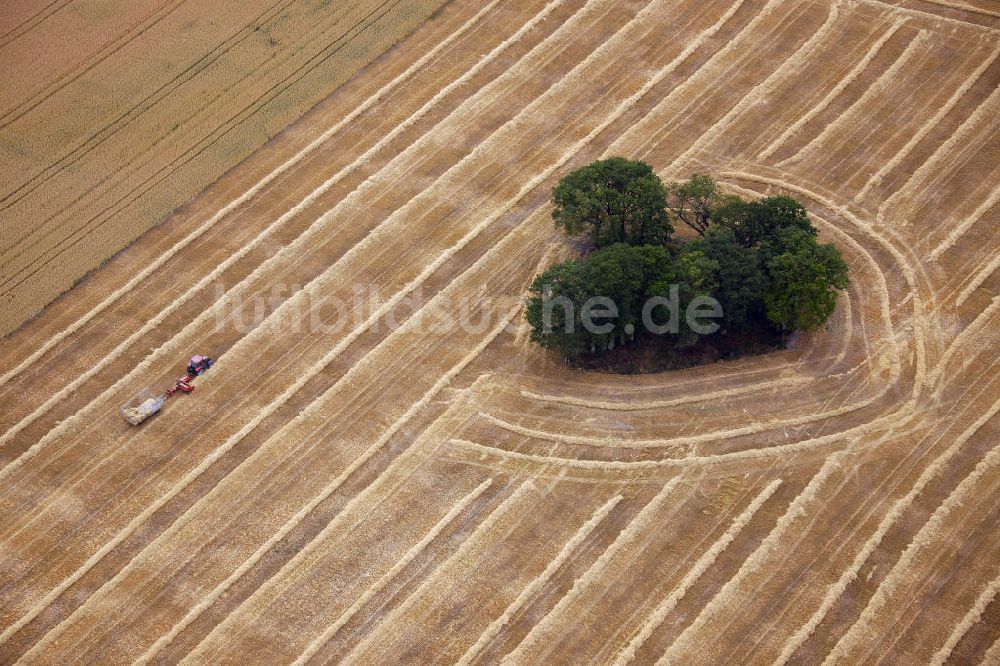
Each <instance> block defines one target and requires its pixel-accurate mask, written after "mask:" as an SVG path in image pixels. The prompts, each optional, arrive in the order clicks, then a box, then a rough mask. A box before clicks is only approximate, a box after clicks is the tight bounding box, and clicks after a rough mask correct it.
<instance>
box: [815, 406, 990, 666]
mask: <svg viewBox="0 0 1000 666" xmlns="http://www.w3.org/2000/svg"><path fill="white" fill-rule="evenodd" d="M998 404H1000V403H998ZM994 413H995V412H994ZM998 465H1000V448H992V449H990V451H989V452H988V453H987V454H986V455H985V456H984V457H983V459H982V460H980V461H979V463H978V464H977V465H976V467H975V469H973V470H972V472H971V473H969V474H968V475H966V477H965V478H963V479H962V481H961V483H959V484H958V486H957V487H956V488H955V489H954V490H953V491H952V492H951V493H950V494H949V495H948V497H946V498H945V500H944V501H943V502H942V503H941V504H939V505H938V507H937V508H936V509H935V510H934V513H933V514H932V515H931V517H930V518H929V519H928V520H927V522H926V523H924V525H923V527H921V528H920V531H919V532H917V534H916V536H914V537H913V539H912V540H911V541H910V543H909V544H908V545H907V546H906V550H904V551H903V554H902V555H901V556H900V558H899V559H898V560H897V561H896V563H895V564H894V565H893V566H892V568H891V569H890V570H889V573H888V574H886V577H885V578H884V579H883V580H882V582H881V583H880V584H879V586H878V588H877V589H876V590H875V594H874V595H872V597H871V598H870V599H869V600H868V603H867V605H866V606H865V607H864V609H863V610H862V611H861V614H860V616H858V618H857V619H856V620H855V622H854V623H853V624H852V625H851V626H850V628H849V629H848V630H847V631H846V632H845V633H844V634H843V635H842V636H841V637H840V640H838V641H837V644H836V645H835V646H834V647H833V650H831V651H830V654H828V655H827V656H826V659H824V661H823V665H824V666H827V665H828V664H834V663H837V662H839V661H841V660H843V659H845V658H846V657H847V655H848V654H849V653H850V652H852V651H853V649H854V648H855V647H862V648H863V649H864V646H860V645H859V641H860V637H861V635H862V634H870V633H871V631H872V628H871V622H872V618H873V616H874V615H875V614H876V613H877V612H878V611H879V610H881V609H882V608H884V607H885V605H886V604H887V603H888V602H889V597H890V596H891V595H893V594H894V592H895V590H896V589H897V586H898V585H899V584H900V580H901V579H903V578H905V577H907V576H908V575H910V574H909V572H911V571H912V570H913V568H912V565H913V564H914V560H916V558H917V557H918V556H919V555H920V554H921V552H922V551H924V550H926V548H927V547H929V545H930V544H931V543H932V541H933V539H934V538H935V536H937V533H939V532H940V531H941V530H942V529H943V528H944V521H945V519H946V518H947V517H948V516H949V515H950V514H951V513H952V512H953V511H954V510H955V509H956V508H958V507H960V506H962V504H963V499H965V498H966V495H968V493H969V491H970V489H971V488H972V487H973V486H974V485H975V484H976V483H978V481H979V480H980V479H981V478H982V477H983V476H984V475H985V474H986V473H987V472H988V471H990V470H991V469H993V468H995V467H997V466H998ZM869 652H870V649H866V650H865V653H866V654H867V653H869Z"/></svg>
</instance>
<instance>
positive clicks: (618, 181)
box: [552, 157, 673, 248]
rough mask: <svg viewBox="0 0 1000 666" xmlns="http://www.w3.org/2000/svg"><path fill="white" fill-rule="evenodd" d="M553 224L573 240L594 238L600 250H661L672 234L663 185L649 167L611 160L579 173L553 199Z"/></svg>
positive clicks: (563, 183)
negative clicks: (640, 247)
mask: <svg viewBox="0 0 1000 666" xmlns="http://www.w3.org/2000/svg"><path fill="white" fill-rule="evenodd" d="M552 200H553V202H554V204H555V208H554V209H553V210H552V219H553V220H554V221H555V223H556V226H558V227H560V228H561V229H563V230H564V231H565V232H566V233H567V234H569V235H570V236H576V235H579V234H584V233H586V234H589V235H590V238H591V240H592V241H593V243H594V245H595V246H597V247H598V248H601V247H607V246H609V245H613V244H615V243H628V244H630V245H646V244H660V243H663V242H665V241H666V240H667V239H668V238H669V237H670V234H671V233H672V232H673V227H671V226H670V222H669V220H668V217H667V212H666V208H665V202H666V193H665V191H664V188H663V182H662V181H661V180H660V178H659V177H658V176H657V175H656V174H655V173H654V172H653V169H652V168H651V167H650V166H649V165H648V164H646V163H645V162H635V161H631V160H626V159H624V158H622V157H612V158H609V159H606V160H600V161H598V162H594V163H592V164H589V165H587V166H585V167H583V168H581V169H577V170H576V171H573V172H572V173H570V174H568V175H567V176H565V177H564V178H563V179H562V180H560V181H559V184H558V185H557V186H556V188H555V190H554V191H553V193H552Z"/></svg>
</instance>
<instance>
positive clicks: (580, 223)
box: [527, 157, 848, 367]
mask: <svg viewBox="0 0 1000 666" xmlns="http://www.w3.org/2000/svg"><path fill="white" fill-rule="evenodd" d="M553 199H554V202H555V209H554V211H553V214H552V215H553V219H554V220H555V223H556V225H557V226H559V227H560V228H562V229H564V230H565V231H566V232H567V233H569V234H571V235H577V234H582V233H587V234H589V236H590V238H591V240H592V241H593V243H594V245H595V246H596V247H597V248H598V249H597V251H595V252H593V253H592V254H590V255H589V256H587V257H586V258H584V259H580V260H574V261H568V262H566V263H563V264H559V265H557V266H553V267H551V268H549V269H548V270H546V271H545V272H544V273H542V275H540V276H538V277H537V278H536V279H535V281H534V283H533V284H532V285H531V290H530V291H531V295H530V297H529V299H528V302H527V319H528V322H529V323H530V324H531V326H532V328H533V331H532V334H531V337H532V339H533V340H534V341H536V342H538V343H539V344H541V345H542V346H544V347H546V348H550V349H557V350H559V351H560V352H561V353H562V354H564V355H565V356H567V357H574V358H577V359H580V358H584V357H586V358H590V359H593V358H596V357H597V356H600V355H603V354H607V353H608V352H610V351H611V350H613V349H615V348H616V347H621V346H622V345H623V344H626V343H629V342H631V341H632V340H633V339H635V338H640V339H646V340H652V339H653V338H655V339H656V340H657V341H656V343H655V344H652V346H649V349H648V350H647V351H650V350H653V349H655V350H657V351H655V353H656V354H665V355H666V356H667V357H670V358H672V359H673V360H671V361H669V363H668V364H669V365H672V366H674V367H677V366H678V365H682V364H681V363H680V362H679V361H678V359H682V358H684V354H689V355H692V358H693V356H694V355H697V356H699V357H700V358H702V359H704V358H712V357H713V355H714V357H715V358H728V357H733V356H738V355H739V354H741V353H755V352H757V351H759V350H766V349H770V348H774V346H775V345H776V344H779V345H780V344H781V341H782V340H784V339H785V338H786V336H787V334H788V333H789V332H791V331H795V330H811V329H815V328H817V327H819V326H821V325H822V324H823V323H824V322H825V321H826V320H827V318H828V317H829V316H830V314H831V313H832V312H833V310H834V308H835V307H836V303H837V291H838V290H843V289H845V288H847V285H848V280H847V265H846V264H845V263H844V260H843V258H842V257H841V255H840V252H839V251H838V250H837V249H836V248H835V247H834V246H833V245H822V244H819V243H818V242H817V240H816V230H815V229H814V228H813V226H812V224H811V223H810V222H809V217H808V215H807V213H806V210H805V208H803V206H802V205H801V204H800V203H798V202H797V201H795V200H794V199H792V198H790V197H783V196H774V197H767V198H764V199H761V200H759V201H743V200H741V199H739V198H738V197H733V196H727V195H724V194H722V193H721V192H719V190H718V187H717V186H716V183H715V181H714V180H713V179H712V178H711V177H710V176H706V175H701V174H695V175H694V176H692V177H691V179H690V180H688V181H686V182H681V183H671V184H669V185H666V186H664V185H663V184H662V183H661V182H660V180H659V178H658V177H657V176H656V174H655V173H654V172H653V171H652V169H651V168H650V167H649V166H648V165H647V164H644V163H642V162H632V161H629V160H625V159H623V158H618V157H615V158H611V159H608V160H602V161H599V162H594V163H593V164H590V165H589V166H586V167H584V168H582V169H578V170H576V171H574V172H573V173H571V174H569V175H567V176H566V177H565V178H563V179H562V180H561V181H560V182H559V185H558V186H557V187H556V188H555V190H554V192H553ZM671 216H672V217H676V218H677V220H679V221H680V222H681V223H683V224H685V225H687V226H689V227H690V228H692V229H694V230H695V231H697V232H698V234H699V236H700V237H699V238H696V239H694V240H688V241H678V240H675V239H674V238H672V237H671V234H672V232H673V226H672V225H671V223H670V218H671ZM543 295H544V296H547V300H546V299H544V298H543ZM594 297H599V299H603V301H602V305H601V307H599V308H598V309H597V310H596V313H598V314H600V313H604V314H607V315H608V316H605V317H596V318H595V317H593V316H591V317H589V319H588V321H590V322H592V323H594V324H597V325H598V328H599V330H595V328H594V327H593V326H591V327H590V330H587V329H588V327H587V326H585V325H584V323H585V322H584V319H585V318H586V317H587V312H586V306H587V304H588V299H593V298H594ZM654 297H655V298H658V299H661V300H657V301H652V302H651V301H650V299H652V298H654ZM703 297H710V299H714V300H713V302H714V303H717V304H718V306H721V312H722V317H721V319H720V320H718V321H717V322H713V323H712V327H714V328H721V332H720V335H719V336H717V337H716V338H715V340H716V342H712V343H709V344H707V345H706V344H704V341H705V340H706V339H707V338H706V337H705V335H706V334H707V333H709V332H710V331H709V330H706V329H705V328H702V326H703V325H704V323H705V320H704V319H702V320H700V321H698V320H695V321H689V320H688V318H687V317H686V316H685V315H686V314H688V313H689V312H693V311H694V307H692V308H691V309H690V311H689V309H688V306H689V305H692V306H694V305H698V304H699V303H702V302H703V301H704V300H705V299H704V298H703ZM591 303H593V301H592V300H591ZM647 303H649V304H650V305H652V304H653V303H655V304H656V306H655V308H653V309H652V310H651V313H652V322H651V324H652V326H653V329H656V335H654V334H653V333H651V332H649V331H647V328H646V325H645V323H644V322H643V308H644V306H646V305H647ZM564 306H568V307H564ZM605 306H610V310H605V309H604V307H605ZM709 309H711V307H710V308H709ZM594 312H595V311H593V310H592V311H591V312H590V314H594ZM703 316H704V315H703ZM715 323H717V324H719V326H715V325H714V324H715ZM546 324H548V325H546ZM664 331H666V332H664ZM696 331H697V332H696ZM616 357H617V358H618V361H617V363H620V362H621V360H622V357H621V355H620V354H618V353H616ZM692 362H698V361H697V360H692ZM643 365H644V366H646V367H648V366H649V365H650V364H649V363H646V362H644V363H643ZM652 365H654V366H655V364H652ZM625 366H626V367H627V366H628V364H627V363H626V364H625Z"/></svg>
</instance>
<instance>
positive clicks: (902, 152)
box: [854, 49, 1000, 201]
mask: <svg viewBox="0 0 1000 666" xmlns="http://www.w3.org/2000/svg"><path fill="white" fill-rule="evenodd" d="M997 56H1000V49H998V50H996V51H994V52H993V54H992V55H990V57H989V58H986V60H984V61H983V62H982V64H981V65H979V67H977V68H976V70H975V71H974V72H973V73H972V74H970V75H969V77H968V78H966V79H965V81H964V82H963V83H962V85H961V86H959V87H958V89H957V90H956V91H955V92H954V93H952V95H951V97H950V98H948V101H947V102H945V103H944V105H943V106H942V107H941V108H939V109H938V110H937V111H936V112H935V113H934V115H933V116H931V117H930V118H929V119H928V120H927V122H925V123H924V124H923V125H921V126H920V129H918V130H917V131H916V132H915V133H914V134H913V136H911V137H910V140H909V141H907V142H906V145H904V146H903V147H902V148H900V149H899V151H898V152H897V153H896V154H895V155H893V157H892V159H890V160H889V161H888V162H886V163H885V164H883V165H882V167H881V168H880V169H879V170H878V171H876V172H875V174H874V175H873V176H872V177H871V178H869V179H868V182H867V183H865V186H864V187H863V188H862V189H861V191H860V192H858V195H857V196H856V197H854V200H855V201H860V200H862V199H864V198H865V197H866V196H868V194H869V192H871V190H872V188H874V187H875V186H876V185H878V184H879V183H880V182H882V179H883V178H885V177H886V176H887V175H888V174H889V172H890V171H892V170H893V169H895V168H896V167H897V166H899V165H900V164H901V163H902V162H903V160H904V159H906V157H907V156H908V155H909V154H910V152H911V151H912V150H913V149H914V147H916V145H917V144H918V143H920V142H921V141H923V139H924V137H926V136H927V135H928V134H929V133H930V132H931V130H933V129H934V128H935V127H937V126H938V123H940V122H941V120H943V119H944V117H945V116H947V115H948V114H949V113H950V112H951V110H952V109H953V108H955V105H956V104H957V103H958V101H959V100H960V99H961V98H962V97H964V96H965V94H966V93H968V92H969V90H971V89H972V86H973V85H975V84H976V82H977V81H979V79H981V78H982V76H983V73H985V72H986V69H987V68H988V67H989V66H990V65H992V64H993V61H994V60H996V59H997Z"/></svg>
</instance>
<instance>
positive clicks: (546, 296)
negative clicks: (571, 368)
mask: <svg viewBox="0 0 1000 666" xmlns="http://www.w3.org/2000/svg"><path fill="white" fill-rule="evenodd" d="M672 255H673V253H672V252H671V251H670V250H668V249H667V248H665V247H662V246H658V245H642V246H631V245H625V244H621V243H619V244H615V245H611V246H610V247H607V248H604V249H602V250H598V251H597V252H594V253H593V254H591V255H590V256H589V257H587V258H586V259H585V260H579V261H568V262H565V263H562V264H557V265H555V266H552V267H551V268H549V269H548V270H546V271H545V272H544V273H542V274H541V275H540V276H538V277H537V278H535V281H534V282H533V283H532V285H531V288H530V289H529V292H530V296H529V298H528V301H527V311H526V316H527V319H528V323H529V324H531V327H532V329H533V330H532V333H531V339H532V340H534V341H535V342H537V343H539V344H540V345H542V346H543V347H545V348H547V349H557V350H559V351H560V352H562V353H563V354H565V355H567V356H576V355H578V354H580V353H583V352H586V351H595V350H604V349H607V348H610V347H613V346H614V345H615V344H619V343H621V342H624V341H625V340H628V339H630V338H631V337H632V336H633V334H634V332H635V331H636V330H637V329H638V328H639V325H640V322H641V317H642V306H643V303H644V302H645V299H646V295H647V293H648V290H649V285H650V284H651V283H652V282H653V281H654V280H656V279H659V278H660V276H662V275H663V274H664V273H665V272H666V271H668V270H669V267H670V265H671V263H672V261H673V257H672ZM595 297H596V298H602V299H608V300H609V301H610V302H611V303H614V308H615V312H616V316H614V317H613V318H608V319H607V320H606V321H605V320H604V319H603V318H600V317H592V318H591V321H592V322H593V323H596V324H598V325H606V324H610V325H611V326H610V327H608V330H606V331H600V332H598V331H593V330H588V329H587V327H586V326H585V325H584V323H585V322H584V320H583V317H584V313H585V311H586V307H587V302H588V300H589V299H593V298H595Z"/></svg>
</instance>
